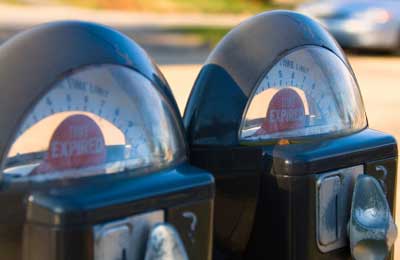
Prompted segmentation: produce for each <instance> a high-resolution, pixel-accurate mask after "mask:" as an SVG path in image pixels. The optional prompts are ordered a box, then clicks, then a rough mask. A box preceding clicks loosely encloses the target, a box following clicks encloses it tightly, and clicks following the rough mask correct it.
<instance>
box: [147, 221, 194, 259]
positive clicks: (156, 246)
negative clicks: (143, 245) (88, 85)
mask: <svg viewBox="0 0 400 260" xmlns="http://www.w3.org/2000/svg"><path fill="white" fill-rule="evenodd" d="M144 259H145V260H171V259H174V260H189V258H188V256H187V253H186V250H185V247H184V245H183V242H182V240H181V238H180V237H179V234H178V232H177V231H176V229H175V228H174V227H173V226H172V225H170V224H166V223H161V224H157V225H155V226H154V227H153V228H152V230H151V231H150V236H149V240H148V242H147V249H146V255H145V258H144Z"/></svg>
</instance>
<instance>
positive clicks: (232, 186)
mask: <svg viewBox="0 0 400 260" xmlns="http://www.w3.org/2000/svg"><path fill="white" fill-rule="evenodd" d="M377 87H379V86H377ZM184 123H185V128H186V130H187V134H188V139H189V144H190V150H191V162H192V163H193V164H194V165H196V166H199V167H201V168H204V169H207V170H209V171H210V172H212V173H213V174H214V177H215V179H216V201H215V223H214V229H215V230H214V232H215V233H214V234H215V237H214V241H215V252H214V259H280V260H283V259H308V260H311V259H319V260H320V259H327V260H328V259H350V258H351V254H350V251H351V252H352V253H353V256H354V257H359V256H360V255H361V258H357V259H366V258H362V254H363V253H365V252H368V253H371V254H375V253H376V252H378V253H379V252H383V251H385V250H386V251H387V250H389V249H390V247H391V246H392V245H393V241H392V240H393V238H394V237H395V228H394V223H393V220H392V217H391V214H390V213H392V214H393V213H394V211H393V210H394V197H395V183H396V167H397V145H396V142H395V140H394V138H393V137H392V136H390V135H387V134H385V133H382V132H379V131H375V130H372V129H370V128H368V124H367V118H366V115H365V111H364V106H363V102H362V98H361V94H360V92H359V88H358V85H357V81H356V79H355V75H354V73H353V71H352V69H351V67H350V64H349V63H348V61H347V59H346V57H345V55H344V53H343V52H342V50H341V49H340V47H339V46H338V44H337V43H336V42H335V41H334V39H333V38H332V37H331V36H330V35H329V34H328V33H327V32H326V31H325V30H324V29H323V28H322V27H321V26H320V25H319V24H318V23H317V22H315V21H313V20H311V19H309V18H307V17H305V16H303V15H300V14H296V13H293V12H288V11H275V12H269V13H263V14H260V15H257V16H255V17H253V18H250V19H249V20H247V21H245V22H243V23H241V24H240V25H239V26H237V27H236V28H234V29H233V30H232V31H231V32H230V33H229V34H228V35H227V36H226V37H225V38H224V39H223V40H222V41H221V42H220V43H219V44H218V45H217V47H216V48H215V49H214V51H213V52H212V53H211V54H210V56H209V57H208V59H207V61H206V63H205V65H204V67H203V68H202V70H201V72H200V74H199V76H198V78H197V80H196V82H195V85H194V88H193V90H192V93H191V96H190V98H189V101H188V104H187V107H186V111H185V115H184ZM368 175H369V176H374V178H373V180H375V181H373V180H370V179H366V178H361V177H360V176H365V177H366V176H368ZM355 182H357V183H358V184H359V185H358V186H357V187H358V188H357V190H354V196H353V187H354V183H355ZM377 183H379V185H378V186H377V185H376V184H377ZM366 191H368V192H366ZM382 194H385V195H382ZM387 202H388V203H387ZM385 205H387V206H385ZM389 206H390V211H391V212H389ZM350 218H351V221H350ZM348 223H350V224H349V229H348V228H347V227H348ZM375 224H376V225H375ZM378 229H379V230H380V231H382V232H380V231H379V232H378ZM369 231H370V232H369ZM368 232H369V234H368ZM378 233H379V235H377V236H375V237H374V236H373V235H372V234H378ZM349 237H350V239H351V250H350V248H349V242H348V238H349ZM378 240H379V241H380V242H379V241H378ZM381 240H382V241H381ZM376 241H378V242H379V243H378V242H377V243H375V242H376ZM381 242H382V243H381ZM379 249H382V250H381V251H379ZM363 250H364V251H363ZM368 250H370V251H368ZM374 250H375V251H374ZM386 251H385V252H386ZM364 256H365V255H364ZM384 257H385V256H383V258H384ZM383 258H379V257H378V258H368V259H383Z"/></svg>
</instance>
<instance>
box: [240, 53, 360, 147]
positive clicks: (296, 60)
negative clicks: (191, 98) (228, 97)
mask: <svg viewBox="0 0 400 260" xmlns="http://www.w3.org/2000/svg"><path fill="white" fill-rule="evenodd" d="M365 126H366V118H365V112H364V108H363V104H362V100H361V96H360V93H359V90H358V87H357V84H356V82H355V80H354V78H353V76H352V74H351V73H350V72H349V71H348V68H347V67H346V66H345V65H344V64H343V62H342V61H341V60H340V59H339V58H338V57H337V56H335V55H334V54H333V53H331V52H330V51H328V50H325V49H323V48H320V47H306V48H302V49H299V50H296V51H294V52H292V53H290V54H289V55H287V56H286V57H284V58H282V59H281V60H280V61H279V62H278V63H276V64H275V65H274V66H273V67H272V68H271V69H270V70H269V72H268V73H267V75H266V76H265V77H264V78H263V79H262V81H261V82H260V84H259V86H258V87H257V88H256V90H255V92H254V93H253V96H252V97H251V98H250V99H249V104H248V108H247V111H246V113H245V117H244V120H243V122H242V125H241V130H240V139H241V140H242V141H245V142H246V141H259V140H271V139H281V138H295V137H306V136H314V135H323V134H333V133H336V134H337V133H343V132H352V131H356V130H359V129H362V128H364V127H365Z"/></svg>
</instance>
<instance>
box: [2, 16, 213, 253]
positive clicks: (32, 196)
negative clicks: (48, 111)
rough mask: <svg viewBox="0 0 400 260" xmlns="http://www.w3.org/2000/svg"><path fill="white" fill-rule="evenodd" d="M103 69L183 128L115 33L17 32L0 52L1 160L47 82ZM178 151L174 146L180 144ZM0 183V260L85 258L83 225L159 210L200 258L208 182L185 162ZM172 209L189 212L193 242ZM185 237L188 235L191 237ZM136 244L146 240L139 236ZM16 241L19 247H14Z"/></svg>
mask: <svg viewBox="0 0 400 260" xmlns="http://www.w3.org/2000/svg"><path fill="white" fill-rule="evenodd" d="M97 64H98V65H103V64H113V65H120V66H125V67H128V68H130V69H132V70H135V71H136V72H138V73H140V74H141V75H142V76H144V77H145V78H146V79H147V80H149V81H150V82H151V83H152V85H153V86H154V87H155V88H156V89H157V91H158V92H159V93H161V96H162V98H165V99H166V101H167V102H166V104H168V105H170V106H171V107H172V110H173V111H174V114H175V118H176V119H177V129H176V131H182V132H183V124H182V122H181V120H179V119H180V115H179V110H178V107H177V105H176V102H175V99H174V97H173V95H172V92H171V90H170V88H169V86H168V83H167V82H166V80H165V79H164V77H163V76H162V74H161V72H160V71H159V69H158V68H157V66H156V65H155V64H154V63H153V61H152V59H151V58H150V57H149V56H148V55H147V53H146V52H145V51H144V50H143V49H142V48H141V47H139V46H138V45H137V44H136V43H135V42H133V41H132V40H131V39H129V38H128V37H126V36H124V35H122V34H120V33H119V32H117V31H115V30H113V29H110V28H107V27H104V26H100V25H97V24H92V23H85V22H73V21H71V22H56V23H49V24H45V25H42V26H38V27H35V28H33V29H31V30H28V31H26V32H23V33H21V34H19V35H17V36H15V37H13V38H12V39H10V40H9V41H7V42H6V43H4V44H3V45H2V46H1V48H0V90H1V93H2V95H0V111H1V113H2V114H1V116H0V157H1V160H2V163H3V164H4V162H5V158H6V157H7V153H8V149H9V147H10V146H11V145H12V143H13V141H14V137H15V134H16V130H17V129H19V127H20V125H21V123H22V122H23V120H24V117H25V115H26V114H27V113H29V112H30V111H31V110H32V108H33V107H34V105H35V104H36V102H38V100H40V99H41V97H42V96H43V95H45V94H46V93H47V92H48V91H49V90H50V89H51V87H52V86H53V85H54V83H55V82H57V81H59V80H60V79H62V78H63V77H64V76H65V75H67V74H68V73H70V72H71V71H74V70H76V69H80V68H83V67H86V66H91V65H97ZM183 149H184V148H183ZM1 177H3V178H2V179H1V187H0V207H1V209H2V210H1V214H0V255H1V257H0V258H1V259H7V260H20V259H25V260H31V259H40V260H46V259H48V260H50V259H52V260H56V259H57V260H58V259H74V260H80V259H82V260H83V259H85V260H92V259H93V247H92V246H93V244H92V242H93V241H92V240H93V237H92V236H91V234H92V233H91V232H92V231H91V230H92V228H93V225H95V224H99V223H103V222H110V221H114V220H118V219H120V218H124V217H129V216H131V215H132V214H138V213H145V212H149V211H152V210H155V209H158V210H163V211H164V213H165V217H166V221H168V222H170V223H172V224H173V225H174V226H175V227H176V228H177V230H178V232H179V234H180V236H181V237H182V239H183V241H184V243H185V246H186V248H187V249H188V253H189V255H190V258H191V259H201V260H203V259H209V255H210V254H211V245H210V243H211V242H210V241H212V240H211V231H210V230H211V227H212V226H211V225H212V221H211V220H212V213H213V212H212V209H213V196H214V195H213V194H214V186H213V185H214V184H213V177H212V175H210V174H209V173H207V172H205V171H204V170H199V169H197V168H195V167H193V166H191V165H189V164H188V163H187V158H186V155H183V156H181V157H180V158H176V160H174V161H173V162H171V164H170V165H167V166H162V167H161V166H159V165H153V166H151V167H150V169H137V170H130V171H126V172H121V173H116V174H107V175H100V176H94V177H85V178H72V179H61V180H52V181H43V182H42V181H28V182H27V181H24V182H21V181H18V180H17V179H16V180H12V179H10V178H8V177H4V176H1ZM182 210H187V211H193V212H195V213H198V218H199V219H198V228H199V229H201V232H197V233H196V234H195V235H194V236H196V237H195V238H196V243H193V242H192V240H191V239H192V238H191V239H189V238H188V237H187V236H188V232H187V231H188V229H189V228H190V223H188V221H187V220H182ZM191 236H193V234H191ZM143 239H146V238H143ZM23 244H24V246H23Z"/></svg>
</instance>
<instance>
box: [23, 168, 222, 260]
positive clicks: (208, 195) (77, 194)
mask: <svg viewBox="0 0 400 260" xmlns="http://www.w3.org/2000/svg"><path fill="white" fill-rule="evenodd" d="M120 175H121V176H115V178H106V179H105V178H100V177H98V178H96V179H92V180H88V181H86V182H85V183H82V184H80V185H79V184H78V185H74V186H70V187H64V188H61V189H53V190H51V191H47V192H35V193H32V194H30V195H29V199H28V202H27V217H26V222H25V225H24V236H23V251H22V252H23V259H29V260H54V259H57V260H66V259H77V260H79V259H82V260H84V259H85V260H89V259H90V260H91V259H95V258H94V248H95V246H94V242H95V241H94V237H95V229H94V227H95V225H97V224H104V223H109V222H112V221H116V220H120V219H121V220H123V219H124V218H126V217H130V216H135V215H138V214H141V213H148V212H152V211H156V210H163V211H164V216H165V221H166V222H168V223H171V224H172V225H173V226H174V227H175V228H176V229H177V231H178V233H179V235H180V237H181V238H182V240H183V242H184V246H185V249H186V250H187V253H188V255H189V257H190V259H198V260H202V259H210V257H211V243H212V212H213V196H214V187H213V178H212V176H211V175H210V174H208V173H207V172H205V171H204V170H200V169H197V168H195V167H193V166H190V165H188V164H182V165H180V166H178V167H176V168H173V169H167V170H165V171H162V172H157V173H153V174H150V175H146V176H139V177H135V178H132V177H130V176H126V174H123V173H122V174H120ZM107 177H108V176H107ZM184 212H192V213H194V214H195V215H196V217H197V224H196V230H195V232H192V233H191V230H190V226H191V224H192V222H191V220H190V219H186V218H185V217H184V215H183V213H184ZM134 228H135V227H134ZM141 239H142V241H146V239H147V237H143V238H141ZM142 241H140V243H142ZM138 253H139V254H140V255H141V257H142V259H143V258H144V253H145V252H144V251H143V252H138Z"/></svg>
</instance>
